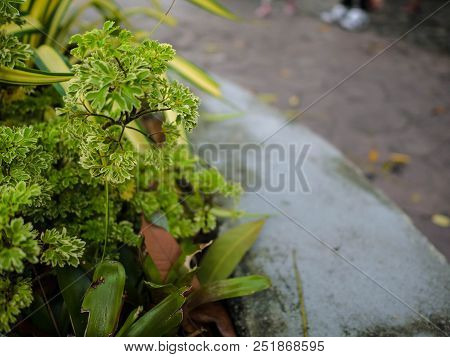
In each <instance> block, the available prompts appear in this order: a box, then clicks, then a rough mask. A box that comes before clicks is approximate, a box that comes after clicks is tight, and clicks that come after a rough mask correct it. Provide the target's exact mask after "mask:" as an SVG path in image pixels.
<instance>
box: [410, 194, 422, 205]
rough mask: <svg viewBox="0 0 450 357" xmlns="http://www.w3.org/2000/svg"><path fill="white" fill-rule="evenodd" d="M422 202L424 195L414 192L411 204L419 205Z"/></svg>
mask: <svg viewBox="0 0 450 357" xmlns="http://www.w3.org/2000/svg"><path fill="white" fill-rule="evenodd" d="M420 201H422V195H421V194H420V193H417V192H414V193H413V194H412V195H411V202H413V203H419V202H420Z"/></svg>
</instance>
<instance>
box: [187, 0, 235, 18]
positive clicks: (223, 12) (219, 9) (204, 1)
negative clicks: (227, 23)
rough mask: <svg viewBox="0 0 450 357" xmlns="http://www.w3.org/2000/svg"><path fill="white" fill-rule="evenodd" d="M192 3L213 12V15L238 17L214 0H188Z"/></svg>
mask: <svg viewBox="0 0 450 357" xmlns="http://www.w3.org/2000/svg"><path fill="white" fill-rule="evenodd" d="M188 1H189V2H191V3H192V4H194V5H197V6H198V7H200V8H202V9H204V10H206V11H209V12H211V13H213V14H214V15H217V16H221V17H224V18H226V19H228V20H237V19H238V17H237V16H236V15H235V14H233V13H232V12H231V11H230V10H228V9H227V8H225V7H224V6H222V5H221V4H220V3H218V2H217V1H215V0H188Z"/></svg>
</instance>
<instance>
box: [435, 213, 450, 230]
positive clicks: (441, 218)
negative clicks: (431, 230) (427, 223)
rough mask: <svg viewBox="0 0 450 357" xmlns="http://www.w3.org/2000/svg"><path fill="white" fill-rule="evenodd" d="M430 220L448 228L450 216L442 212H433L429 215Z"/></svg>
mask: <svg viewBox="0 0 450 357" xmlns="http://www.w3.org/2000/svg"><path fill="white" fill-rule="evenodd" d="M431 221H432V222H433V223H434V224H435V225H436V226H439V227H442V228H449V227H450V217H448V216H446V215H443V214H433V215H432V216H431Z"/></svg>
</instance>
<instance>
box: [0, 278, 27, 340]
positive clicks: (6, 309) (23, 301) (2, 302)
mask: <svg viewBox="0 0 450 357" xmlns="http://www.w3.org/2000/svg"><path fill="white" fill-rule="evenodd" d="M32 301H33V292H32V289H31V281H30V279H28V278H20V277H19V278H17V279H15V280H14V279H10V278H8V277H1V278H0V331H5V332H9V330H10V329H11V325H12V324H14V323H15V322H16V321H17V316H18V315H19V314H20V311H21V310H22V309H24V308H26V307H28V306H30V304H31V302H32Z"/></svg>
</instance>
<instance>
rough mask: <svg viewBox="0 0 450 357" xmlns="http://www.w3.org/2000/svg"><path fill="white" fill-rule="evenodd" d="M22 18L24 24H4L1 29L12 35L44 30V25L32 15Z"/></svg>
mask: <svg viewBox="0 0 450 357" xmlns="http://www.w3.org/2000/svg"><path fill="white" fill-rule="evenodd" d="M22 19H23V20H24V21H25V23H24V24H23V25H17V24H15V23H10V24H7V25H4V26H2V27H1V28H0V29H1V30H4V31H6V33H9V34H11V35H16V36H22V35H25V34H29V33H35V32H40V31H42V30H43V26H42V24H41V23H40V21H38V20H37V19H35V18H34V17H32V16H23V17H22Z"/></svg>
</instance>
